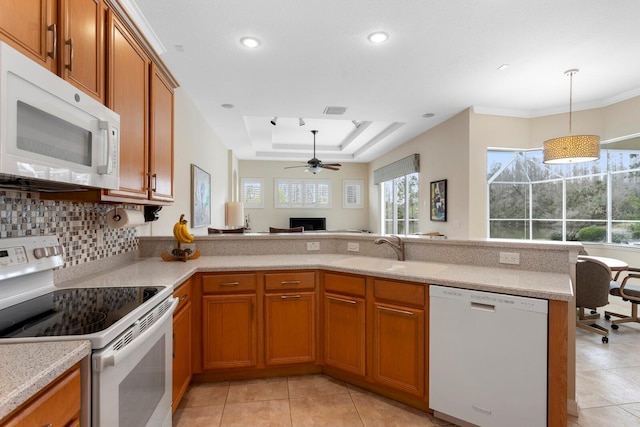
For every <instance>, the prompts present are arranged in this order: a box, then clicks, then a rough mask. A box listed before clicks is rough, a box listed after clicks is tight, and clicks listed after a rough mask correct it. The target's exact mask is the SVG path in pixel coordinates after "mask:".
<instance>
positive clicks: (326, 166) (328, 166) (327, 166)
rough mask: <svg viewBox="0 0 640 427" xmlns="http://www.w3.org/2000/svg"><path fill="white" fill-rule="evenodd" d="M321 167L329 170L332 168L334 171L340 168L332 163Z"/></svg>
mask: <svg viewBox="0 0 640 427" xmlns="http://www.w3.org/2000/svg"><path fill="white" fill-rule="evenodd" d="M320 167H321V168H322V169H329V170H332V171H339V170H340V168H336V167H333V166H331V165H321V166H320Z"/></svg>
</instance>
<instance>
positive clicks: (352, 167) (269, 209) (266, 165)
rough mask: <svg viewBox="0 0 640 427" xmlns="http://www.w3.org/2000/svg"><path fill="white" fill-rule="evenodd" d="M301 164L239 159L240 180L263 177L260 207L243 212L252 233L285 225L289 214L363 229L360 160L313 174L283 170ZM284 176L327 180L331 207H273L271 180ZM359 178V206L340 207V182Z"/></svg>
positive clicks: (364, 177) (362, 167)
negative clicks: (330, 183)
mask: <svg viewBox="0 0 640 427" xmlns="http://www.w3.org/2000/svg"><path fill="white" fill-rule="evenodd" d="M296 164H303V162H295V161H287V162H281V161H258V160H239V161H238V168H239V175H240V180H241V179H242V178H262V179H263V180H264V208H260V209H248V208H246V207H245V215H246V214H248V215H249V218H250V226H251V231H252V232H259V231H268V230H269V227H279V228H286V227H289V217H326V218H327V229H329V230H367V229H368V223H369V222H368V221H369V213H368V210H367V209H366V206H367V205H368V204H369V198H368V194H367V193H366V189H367V187H368V185H369V181H368V179H367V165H366V164H364V163H343V164H342V167H341V168H340V170H339V171H329V170H325V171H322V172H320V173H318V174H316V175H313V174H311V173H308V172H305V171H304V170H305V168H294V169H285V167H288V166H292V165H296ZM275 178H287V179H294V178H300V179H321V180H331V182H332V187H331V191H332V200H331V209H280V208H278V209H276V208H275V207H274V196H275V195H274V180H275ZM345 179H346V180H362V181H363V198H364V200H363V202H364V203H363V205H364V206H365V207H363V208H361V209H344V208H343V207H342V181H343V180H345Z"/></svg>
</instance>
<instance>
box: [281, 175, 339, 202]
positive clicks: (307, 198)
mask: <svg viewBox="0 0 640 427" xmlns="http://www.w3.org/2000/svg"><path fill="white" fill-rule="evenodd" d="M275 207H276V208H316V209H329V208H331V181H327V180H319V179H313V180H297V179H281V178H276V191H275Z"/></svg>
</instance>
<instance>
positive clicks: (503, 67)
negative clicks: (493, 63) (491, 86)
mask: <svg viewBox="0 0 640 427" xmlns="http://www.w3.org/2000/svg"><path fill="white" fill-rule="evenodd" d="M507 68H509V64H502V65H501V66H499V67H498V71H503V70H506V69H507Z"/></svg>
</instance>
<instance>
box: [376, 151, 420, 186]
mask: <svg viewBox="0 0 640 427" xmlns="http://www.w3.org/2000/svg"><path fill="white" fill-rule="evenodd" d="M416 172H420V154H412V155H410V156H408V157H405V158H404V159H400V160H398V161H396V162H393V163H390V164H388V165H386V166H383V167H381V168H379V169H376V170H374V171H373V183H374V184H376V185H377V184H380V183H381V182H385V181H390V180H392V179H395V178H400V177H401V176H405V175H409V174H412V173H416Z"/></svg>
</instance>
